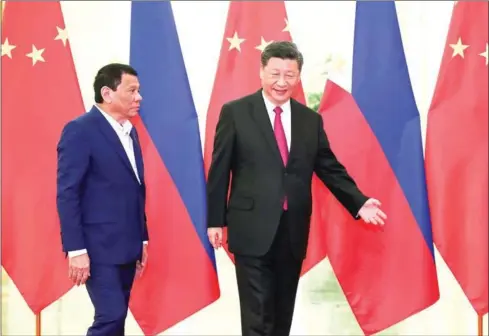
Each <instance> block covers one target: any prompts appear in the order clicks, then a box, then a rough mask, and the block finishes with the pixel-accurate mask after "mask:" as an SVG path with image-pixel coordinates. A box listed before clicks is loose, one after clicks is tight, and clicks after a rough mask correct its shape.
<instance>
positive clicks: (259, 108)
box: [251, 90, 282, 162]
mask: <svg viewBox="0 0 489 336" xmlns="http://www.w3.org/2000/svg"><path fill="white" fill-rule="evenodd" d="M253 98H254V99H253V104H252V105H253V106H252V110H251V115H252V117H253V119H254V120H255V122H256V124H257V125H258V128H259V129H260V131H261V132H262V134H263V136H264V137H265V139H266V141H267V143H268V145H269V147H270V149H271V150H272V152H273V153H274V155H275V156H276V158H277V159H278V160H280V162H282V156H280V151H279V149H278V145H277V140H276V139H275V134H274V133H273V128H272V125H271V123H270V117H269V116H268V112H267V108H266V106H265V102H264V101H263V97H262V93H261V90H260V91H258V92H257V93H255V95H254V97H253Z"/></svg>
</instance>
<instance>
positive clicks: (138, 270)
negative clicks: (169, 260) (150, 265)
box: [136, 244, 148, 276]
mask: <svg viewBox="0 0 489 336" xmlns="http://www.w3.org/2000/svg"><path fill="white" fill-rule="evenodd" d="M147 262H148V245H146V244H144V245H143V255H142V257H141V260H140V261H139V260H138V262H137V264H136V275H137V276H141V275H143V271H144V269H145V267H146V263H147Z"/></svg>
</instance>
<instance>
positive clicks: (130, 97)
mask: <svg viewBox="0 0 489 336" xmlns="http://www.w3.org/2000/svg"><path fill="white" fill-rule="evenodd" d="M110 97H111V100H112V102H111V104H110V105H111V107H112V109H113V111H114V112H117V113H118V114H120V115H121V116H122V117H124V118H127V119H129V118H132V117H135V116H136V115H137V114H138V112H139V105H140V102H141V100H142V99H143V98H142V97H141V95H140V94H139V81H138V78H137V77H136V76H133V75H129V74H123V75H122V78H121V83H120V84H119V86H118V87H117V89H116V90H115V91H113V92H111V94H110Z"/></svg>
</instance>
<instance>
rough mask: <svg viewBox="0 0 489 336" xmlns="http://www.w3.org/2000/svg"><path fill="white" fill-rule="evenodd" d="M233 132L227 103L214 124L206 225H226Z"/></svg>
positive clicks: (231, 117) (231, 118) (233, 128)
mask: <svg viewBox="0 0 489 336" xmlns="http://www.w3.org/2000/svg"><path fill="white" fill-rule="evenodd" d="M235 132H236V131H235V127H234V121H233V116H232V114H231V109H230V108H229V106H228V105H224V106H223V107H222V109H221V113H220V115H219V120H218V122H217V125H216V133H215V136H214V150H213V152H212V162H211V166H210V168H209V174H208V178H207V204H208V211H207V215H208V219H207V227H223V226H226V207H227V196H228V189H229V179H230V176H231V162H232V158H233V150H234V138H235Z"/></svg>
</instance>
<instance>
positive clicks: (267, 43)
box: [255, 36, 273, 52]
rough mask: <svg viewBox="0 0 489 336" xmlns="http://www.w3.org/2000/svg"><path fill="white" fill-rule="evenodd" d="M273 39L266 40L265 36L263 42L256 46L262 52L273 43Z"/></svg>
mask: <svg viewBox="0 0 489 336" xmlns="http://www.w3.org/2000/svg"><path fill="white" fill-rule="evenodd" d="M272 42H273V41H268V42H267V41H265V39H264V38H263V36H262V37H261V44H260V45H259V46H256V47H255V48H256V49H258V50H260V51H261V52H263V50H265V48H266V47H267V45H269V44H270V43H272Z"/></svg>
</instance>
